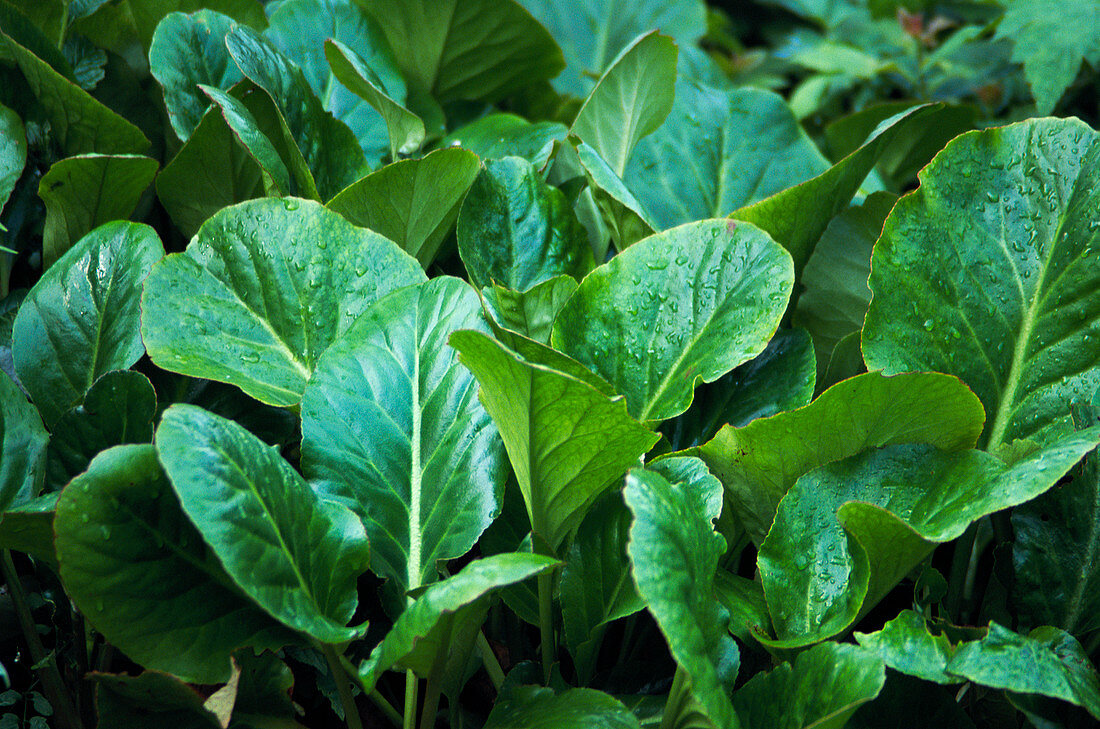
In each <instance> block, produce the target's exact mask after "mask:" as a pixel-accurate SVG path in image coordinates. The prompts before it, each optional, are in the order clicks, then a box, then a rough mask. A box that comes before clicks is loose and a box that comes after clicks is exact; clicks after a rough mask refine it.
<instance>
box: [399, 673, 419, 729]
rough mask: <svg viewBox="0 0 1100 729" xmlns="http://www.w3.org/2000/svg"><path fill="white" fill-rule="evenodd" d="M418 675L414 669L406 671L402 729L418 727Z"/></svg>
mask: <svg viewBox="0 0 1100 729" xmlns="http://www.w3.org/2000/svg"><path fill="white" fill-rule="evenodd" d="M417 688H418V686H417V682H416V674H415V673H413V672H412V669H409V670H407V671H405V718H404V721H402V722H401V727H402V729H415V727H416V690H417Z"/></svg>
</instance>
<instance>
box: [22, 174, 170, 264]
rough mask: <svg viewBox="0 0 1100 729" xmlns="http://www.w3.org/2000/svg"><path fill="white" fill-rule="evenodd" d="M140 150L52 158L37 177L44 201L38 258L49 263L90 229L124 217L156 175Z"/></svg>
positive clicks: (127, 215) (129, 212) (130, 211)
mask: <svg viewBox="0 0 1100 729" xmlns="http://www.w3.org/2000/svg"><path fill="white" fill-rule="evenodd" d="M157 168H158V165H157V161H156V160H155V159H150V158H149V157H142V156H140V155H130V154H127V155H114V156H111V155H100V154H85V155H78V156H76V157H68V158H67V159H63V160H60V161H58V162H55V163H54V164H53V166H52V167H50V170H49V172H47V173H46V174H45V175H43V176H42V179H41V180H39V182H38V196H39V197H41V198H42V202H44V203H46V223H45V230H44V231H43V234H42V237H43V240H42V258H43V260H44V261H45V265H46V266H51V265H53V263H54V261H56V260H57V259H58V258H60V257H61V255H62V254H64V253H65V251H67V250H69V247H70V246H72V244H73V243H75V242H76V241H78V240H80V239H81V238H83V237H84V236H85V235H87V233H88V232H89V231H91V230H92V229H93V228H98V227H99V226H101V225H103V224H104V223H109V222H111V221H113V220H125V219H126V218H128V217H130V214H131V213H133V212H134V208H136V207H137V204H138V201H139V200H140V199H141V196H142V193H144V192H145V190H146V188H148V187H149V185H150V184H152V182H153V178H154V177H155V176H156V174H157Z"/></svg>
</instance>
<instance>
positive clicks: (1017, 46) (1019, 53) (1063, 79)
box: [997, 0, 1100, 115]
mask: <svg viewBox="0 0 1100 729" xmlns="http://www.w3.org/2000/svg"><path fill="white" fill-rule="evenodd" d="M1001 5H1003V6H1005V14H1004V17H1003V18H1002V19H1001V22H1000V23H999V24H998V25H997V37H998V38H1008V39H1009V40H1011V41H1012V43H1013V49H1012V60H1013V61H1015V62H1017V63H1022V64H1024V75H1025V76H1027V82H1028V84H1030V86H1031V91H1032V93H1033V94H1034V96H1035V106H1036V111H1037V112H1038V113H1039V114H1040V115H1046V114H1050V112H1051V111H1053V110H1054V106H1055V104H1057V103H1058V100H1059V99H1061V98H1062V95H1063V94H1064V93H1065V92H1066V89H1067V88H1068V87H1069V85H1070V84H1072V83H1073V81H1074V79H1076V78H1077V74H1078V72H1080V70H1081V61H1082V60H1084V59H1088V62H1089V63H1090V64H1091V65H1092V67H1093V68H1100V7H1098V6H1097V5H1096V3H1094V2H1092V1H1091V0H1001Z"/></svg>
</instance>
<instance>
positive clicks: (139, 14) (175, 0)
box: [126, 0, 267, 48]
mask: <svg viewBox="0 0 1100 729" xmlns="http://www.w3.org/2000/svg"><path fill="white" fill-rule="evenodd" d="M126 6H127V8H128V9H129V11H130V15H131V17H132V18H133V22H134V28H135V29H136V30H137V34H138V38H139V40H141V42H142V45H144V46H145V47H146V48H148V47H149V45H150V43H151V42H152V40H153V36H154V35H155V34H156V28H157V24H158V23H159V22H160V21H161V19H163V18H164V17H165V16H166V15H168V14H169V13H176V12H178V13H193V12H196V11H198V10H200V9H204V8H209V9H210V10H214V11H216V12H219V13H222V14H223V15H228V16H229V17H230V18H232V19H233V20H235V21H237V22H238V23H246V24H248V25H250V26H251V27H253V28H255V29H256V30H263V29H264V28H266V27H267V16H265V15H264V8H263V5H261V4H260V2H259V0H128V1H127V3H126Z"/></svg>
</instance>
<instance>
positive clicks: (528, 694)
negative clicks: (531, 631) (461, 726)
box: [485, 686, 639, 729]
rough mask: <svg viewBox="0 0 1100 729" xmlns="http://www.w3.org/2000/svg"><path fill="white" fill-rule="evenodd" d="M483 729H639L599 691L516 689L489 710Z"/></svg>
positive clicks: (631, 717) (635, 721) (623, 710)
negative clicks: (557, 691) (558, 691)
mask: <svg viewBox="0 0 1100 729" xmlns="http://www.w3.org/2000/svg"><path fill="white" fill-rule="evenodd" d="M485 729H639V724H638V720H637V719H635V718H634V715H633V714H631V713H630V712H629V711H628V710H627V708H626V707H625V706H623V705H622V703H620V702H619V701H618V700H617V699H615V698H614V697H612V696H609V695H607V694H605V693H603V692H602V691H596V690H595V689H586V688H574V689H567V690H566V691H563V692H562V693H560V694H555V693H554V691H553V690H552V689H548V688H543V687H541V686H520V687H519V688H517V689H515V690H514V691H512V692H511V693H510V694H507V695H505V696H503V697H502V698H501V699H500V701H498V702H497V703H496V705H495V706H494V707H493V711H492V712H491V713H490V714H489V718H488V719H487V720H486V722H485Z"/></svg>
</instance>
